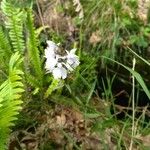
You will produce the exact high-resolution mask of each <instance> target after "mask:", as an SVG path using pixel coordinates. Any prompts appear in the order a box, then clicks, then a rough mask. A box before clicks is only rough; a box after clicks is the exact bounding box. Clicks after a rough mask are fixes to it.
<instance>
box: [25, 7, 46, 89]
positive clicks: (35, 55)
mask: <svg viewBox="0 0 150 150" xmlns="http://www.w3.org/2000/svg"><path fill="white" fill-rule="evenodd" d="M33 22H34V21H33V14H32V10H31V9H29V8H28V9H27V28H28V32H29V37H28V53H29V56H30V60H31V64H32V65H33V70H34V72H35V76H36V80H38V82H39V83H40V86H41V87H42V84H43V72H42V68H41V65H42V63H41V58H40V54H39V49H38V40H37V35H36V30H35V27H34V23H33Z"/></svg>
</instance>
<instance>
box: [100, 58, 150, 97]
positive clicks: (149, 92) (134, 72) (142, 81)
mask: <svg viewBox="0 0 150 150" xmlns="http://www.w3.org/2000/svg"><path fill="white" fill-rule="evenodd" d="M102 58H105V59H108V60H110V61H112V62H115V63H117V64H118V65H120V66H122V67H124V68H125V69H127V70H128V71H129V72H130V73H131V74H132V75H133V76H134V77H135V78H136V80H137V81H138V83H139V84H140V85H141V87H142V88H143V90H144V92H145V93H146V95H147V97H148V98H149V99H150V91H149V90H148V88H147V86H146V84H145V82H144V80H143V78H142V77H141V75H140V74H139V73H138V72H136V71H134V70H132V69H131V68H129V67H127V66H125V65H123V64H121V63H120V62H117V61H115V60H113V59H111V58H108V57H105V56H102Z"/></svg>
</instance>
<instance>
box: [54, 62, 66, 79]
mask: <svg viewBox="0 0 150 150" xmlns="http://www.w3.org/2000/svg"><path fill="white" fill-rule="evenodd" d="M52 73H53V76H54V78H55V79H61V78H62V79H65V78H66V77H67V70H66V69H65V68H64V67H63V66H62V64H61V63H58V64H57V67H56V68H55V69H54V70H53V71H52Z"/></svg>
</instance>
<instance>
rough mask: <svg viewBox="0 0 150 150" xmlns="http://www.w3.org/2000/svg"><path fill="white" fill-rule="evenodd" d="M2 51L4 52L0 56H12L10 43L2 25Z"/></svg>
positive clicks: (0, 32)
mask: <svg viewBox="0 0 150 150" xmlns="http://www.w3.org/2000/svg"><path fill="white" fill-rule="evenodd" d="M0 53H1V54H2V55H0V57H1V56H5V58H10V55H11V54H12V52H11V47H10V44H9V42H8V39H7V37H6V35H5V33H4V31H3V30H2V27H0Z"/></svg>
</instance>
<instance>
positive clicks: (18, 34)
mask: <svg viewBox="0 0 150 150" xmlns="http://www.w3.org/2000/svg"><path fill="white" fill-rule="evenodd" d="M1 8H2V11H3V13H4V14H5V16H6V22H5V24H6V27H7V28H8V29H9V36H10V39H11V42H12V45H13V49H14V51H18V52H21V53H23V51H24V49H25V46H24V39H23V20H24V18H25V15H24V11H21V10H20V9H19V8H16V7H15V6H13V5H12V4H11V3H10V2H8V1H7V0H2V2H1Z"/></svg>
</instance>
